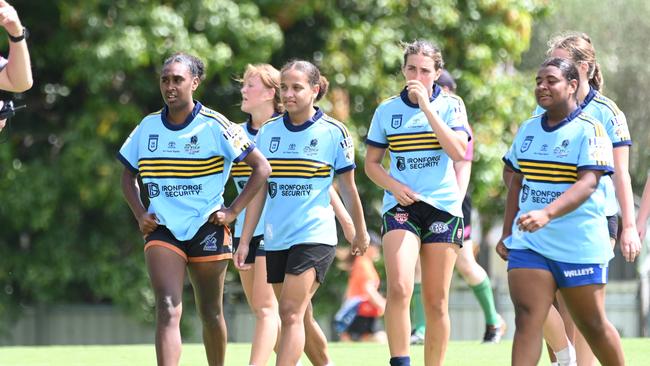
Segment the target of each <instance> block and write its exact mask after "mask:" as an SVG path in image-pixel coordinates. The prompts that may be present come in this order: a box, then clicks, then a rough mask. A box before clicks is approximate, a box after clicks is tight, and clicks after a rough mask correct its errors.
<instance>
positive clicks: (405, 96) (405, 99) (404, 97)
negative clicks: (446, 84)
mask: <svg viewBox="0 0 650 366" xmlns="http://www.w3.org/2000/svg"><path fill="white" fill-rule="evenodd" d="M441 91H442V88H441V87H440V86H439V85H438V84H433V93H432V95H431V97H430V98H429V102H433V101H434V100H436V98H437V97H438V95H440V92H441ZM399 96H400V98H402V102H404V104H406V105H407V106H409V107H411V108H420V106H419V105H418V104H417V103H411V100H410V99H409V93H408V92H407V91H406V88H404V89H402V92H401V93H399Z"/></svg>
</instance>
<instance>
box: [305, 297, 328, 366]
mask: <svg viewBox="0 0 650 366" xmlns="http://www.w3.org/2000/svg"><path fill="white" fill-rule="evenodd" d="M304 323H305V354H306V355H307V357H308V358H309V361H310V362H311V364H312V365H313V366H325V365H328V364H329V363H330V359H329V355H328V350H327V337H325V333H323V330H322V329H321V327H320V326H319V325H318V322H316V320H315V319H314V309H313V307H312V305H311V301H310V302H309V305H308V306H307V311H306V312H305V320H304Z"/></svg>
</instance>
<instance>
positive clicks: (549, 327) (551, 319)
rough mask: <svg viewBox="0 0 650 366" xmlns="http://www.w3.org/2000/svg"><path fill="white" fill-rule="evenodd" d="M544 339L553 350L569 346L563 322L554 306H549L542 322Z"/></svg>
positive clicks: (556, 350)
mask: <svg viewBox="0 0 650 366" xmlns="http://www.w3.org/2000/svg"><path fill="white" fill-rule="evenodd" d="M543 330H544V340H546V343H547V344H548V345H549V346H550V347H551V349H552V350H553V351H554V352H558V351H561V350H563V349H565V348H567V347H568V346H569V339H568V338H567V336H566V331H565V329H564V322H563V321H562V317H561V316H560V313H559V312H558V311H557V309H556V308H555V306H551V307H550V308H549V310H548V315H547V316H546V321H545V322H544V329H543Z"/></svg>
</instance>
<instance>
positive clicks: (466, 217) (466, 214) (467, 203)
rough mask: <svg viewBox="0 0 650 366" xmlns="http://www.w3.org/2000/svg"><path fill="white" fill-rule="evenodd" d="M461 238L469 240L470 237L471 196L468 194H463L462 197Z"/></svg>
mask: <svg viewBox="0 0 650 366" xmlns="http://www.w3.org/2000/svg"><path fill="white" fill-rule="evenodd" d="M463 221H464V222H465V227H463V240H469V239H471V237H472V198H471V197H470V196H469V194H465V198H463Z"/></svg>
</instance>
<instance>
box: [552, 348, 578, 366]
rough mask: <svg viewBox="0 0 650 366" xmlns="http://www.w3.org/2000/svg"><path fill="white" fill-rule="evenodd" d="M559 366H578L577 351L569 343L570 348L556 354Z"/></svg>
mask: <svg viewBox="0 0 650 366" xmlns="http://www.w3.org/2000/svg"><path fill="white" fill-rule="evenodd" d="M555 357H556V358H557V364H558V366H576V350H575V348H573V346H572V345H571V344H570V343H569V346H568V347H567V348H565V349H563V350H561V351H558V352H555Z"/></svg>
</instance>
